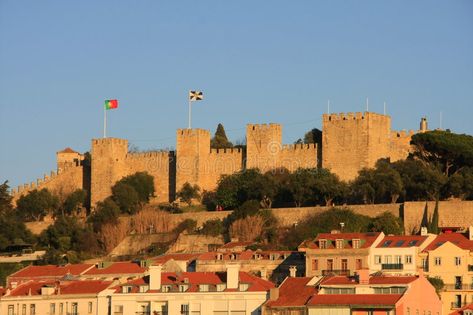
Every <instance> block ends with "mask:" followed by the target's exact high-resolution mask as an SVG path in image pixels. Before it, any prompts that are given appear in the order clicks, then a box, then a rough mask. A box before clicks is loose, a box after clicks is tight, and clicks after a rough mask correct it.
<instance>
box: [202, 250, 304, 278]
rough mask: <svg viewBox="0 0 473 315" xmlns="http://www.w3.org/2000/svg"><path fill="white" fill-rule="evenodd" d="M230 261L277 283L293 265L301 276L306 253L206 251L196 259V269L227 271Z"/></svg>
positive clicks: (244, 269)
mask: <svg viewBox="0 0 473 315" xmlns="http://www.w3.org/2000/svg"><path fill="white" fill-rule="evenodd" d="M229 262H232V263H237V264H239V265H240V267H241V271H245V272H248V273H251V274H253V275H257V276H259V277H261V278H263V279H271V280H272V281H273V282H276V283H280V282H282V281H283V280H284V279H285V278H286V277H287V276H288V275H289V269H290V268H291V266H294V267H295V268H296V272H297V273H298V275H299V276H302V275H304V273H305V271H304V270H305V258H304V253H302V252H292V251H261V250H257V251H251V250H246V251H243V252H230V251H225V252H210V253H204V254H201V255H200V256H199V258H197V260H196V271H198V272H217V271H220V272H222V271H225V269H226V265H227V264H228V263H229Z"/></svg>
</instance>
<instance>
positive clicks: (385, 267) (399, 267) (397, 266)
mask: <svg viewBox="0 0 473 315" xmlns="http://www.w3.org/2000/svg"><path fill="white" fill-rule="evenodd" d="M381 269H383V270H402V269H404V265H403V264H382V265H381Z"/></svg>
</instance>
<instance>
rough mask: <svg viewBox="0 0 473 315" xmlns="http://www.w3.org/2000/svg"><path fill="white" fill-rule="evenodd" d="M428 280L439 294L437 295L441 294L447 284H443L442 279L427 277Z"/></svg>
mask: <svg viewBox="0 0 473 315" xmlns="http://www.w3.org/2000/svg"><path fill="white" fill-rule="evenodd" d="M427 280H429V282H430V284H431V285H432V286H433V287H434V288H435V291H436V292H437V294H439V295H440V292H442V291H443V288H444V287H445V283H444V282H443V280H442V278H440V277H427Z"/></svg>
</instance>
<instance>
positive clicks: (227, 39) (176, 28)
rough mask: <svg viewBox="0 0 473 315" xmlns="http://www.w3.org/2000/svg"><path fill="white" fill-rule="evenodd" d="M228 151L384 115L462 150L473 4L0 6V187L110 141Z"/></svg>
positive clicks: (117, 1) (45, 2) (472, 60)
mask: <svg viewBox="0 0 473 315" xmlns="http://www.w3.org/2000/svg"><path fill="white" fill-rule="evenodd" d="M189 89H198V90H202V91H203V92H204V96H205V100H204V101H202V102H198V103H194V106H193V126H194V127H199V128H205V129H210V130H211V131H212V132H214V130H215V127H216V125H217V124H218V123H219V122H221V123H223V124H224V126H225V127H226V129H227V134H228V135H229V137H230V138H231V140H234V141H235V140H241V139H243V138H244V129H245V124H246V123H267V122H276V123H282V124H283V125H284V128H283V133H284V141H285V142H286V143H291V142H293V141H294V140H296V139H297V138H299V137H301V136H302V135H303V134H304V132H305V131H307V130H309V129H311V128H313V127H319V128H320V127H321V115H322V113H323V112H325V111H326V110H327V100H328V99H330V101H331V104H332V105H331V110H332V111H333V112H355V111H362V110H364V109H365V100H366V97H369V104H370V110H371V111H377V112H382V111H383V102H384V101H386V102H387V112H388V114H390V115H391V116H392V121H393V128H394V129H417V128H418V125H419V121H420V118H421V116H423V115H426V116H427V117H428V119H429V124H430V127H432V128H436V127H438V126H439V115H440V112H442V113H443V127H445V128H450V129H452V130H453V131H455V132H459V133H468V134H473V123H472V117H473V1H468V0H464V1H460V0H455V1H451V0H448V1H378V0H376V1H359V0H356V1H355V0H352V1H312V0H311V1H254V0H253V1H251V0H249V1H241V0H240V1H221V0H214V1H204V0H203V1H198V2H197V1H157V0H140V1H131V0H129V1H122V0H113V1H105V0H104V1H92V0H90V1H89V0H82V1H62V0H57V1H50V0H41V1H37V0H35V1H33V0H31V1H19V0H0V143H1V151H0V181H3V180H6V179H8V180H9V181H10V184H11V185H12V186H15V185H18V184H21V183H24V182H29V181H31V180H35V179H36V178H37V177H41V176H42V175H43V174H44V173H46V172H49V171H50V170H52V169H54V168H55V152H56V151H58V150H60V149H63V148H64V147H67V146H70V147H72V148H74V149H76V150H78V151H81V152H84V151H87V150H89V147H90V140H91V139H92V138H95V137H100V136H101V132H102V121H103V110H102V108H103V107H102V106H103V100H104V99H108V98H117V99H119V101H120V108H119V109H118V110H114V111H110V112H109V116H108V118H109V129H108V133H109V135H110V136H113V137H122V138H127V139H129V140H130V142H131V143H132V144H133V145H135V146H138V147H139V148H140V149H153V148H167V147H173V146H174V145H175V130H176V129H177V128H185V127H186V125H187V110H188V109H187V91H188V90H189Z"/></svg>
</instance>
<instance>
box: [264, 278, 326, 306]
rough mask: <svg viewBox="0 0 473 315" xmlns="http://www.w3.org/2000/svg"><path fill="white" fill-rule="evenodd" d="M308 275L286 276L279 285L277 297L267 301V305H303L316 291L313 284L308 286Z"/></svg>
mask: <svg viewBox="0 0 473 315" xmlns="http://www.w3.org/2000/svg"><path fill="white" fill-rule="evenodd" d="M311 279H312V278H310V277H304V278H286V280H284V282H283V283H282V284H281V286H280V287H279V297H278V298H277V299H276V300H274V301H268V302H267V303H266V306H268V307H287V306H293V307H294V306H301V307H302V306H305V304H306V303H307V301H309V299H310V298H311V297H312V296H313V295H314V294H316V293H317V288H316V287H315V286H308V285H307V283H308V282H309V281H310V280H311Z"/></svg>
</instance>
